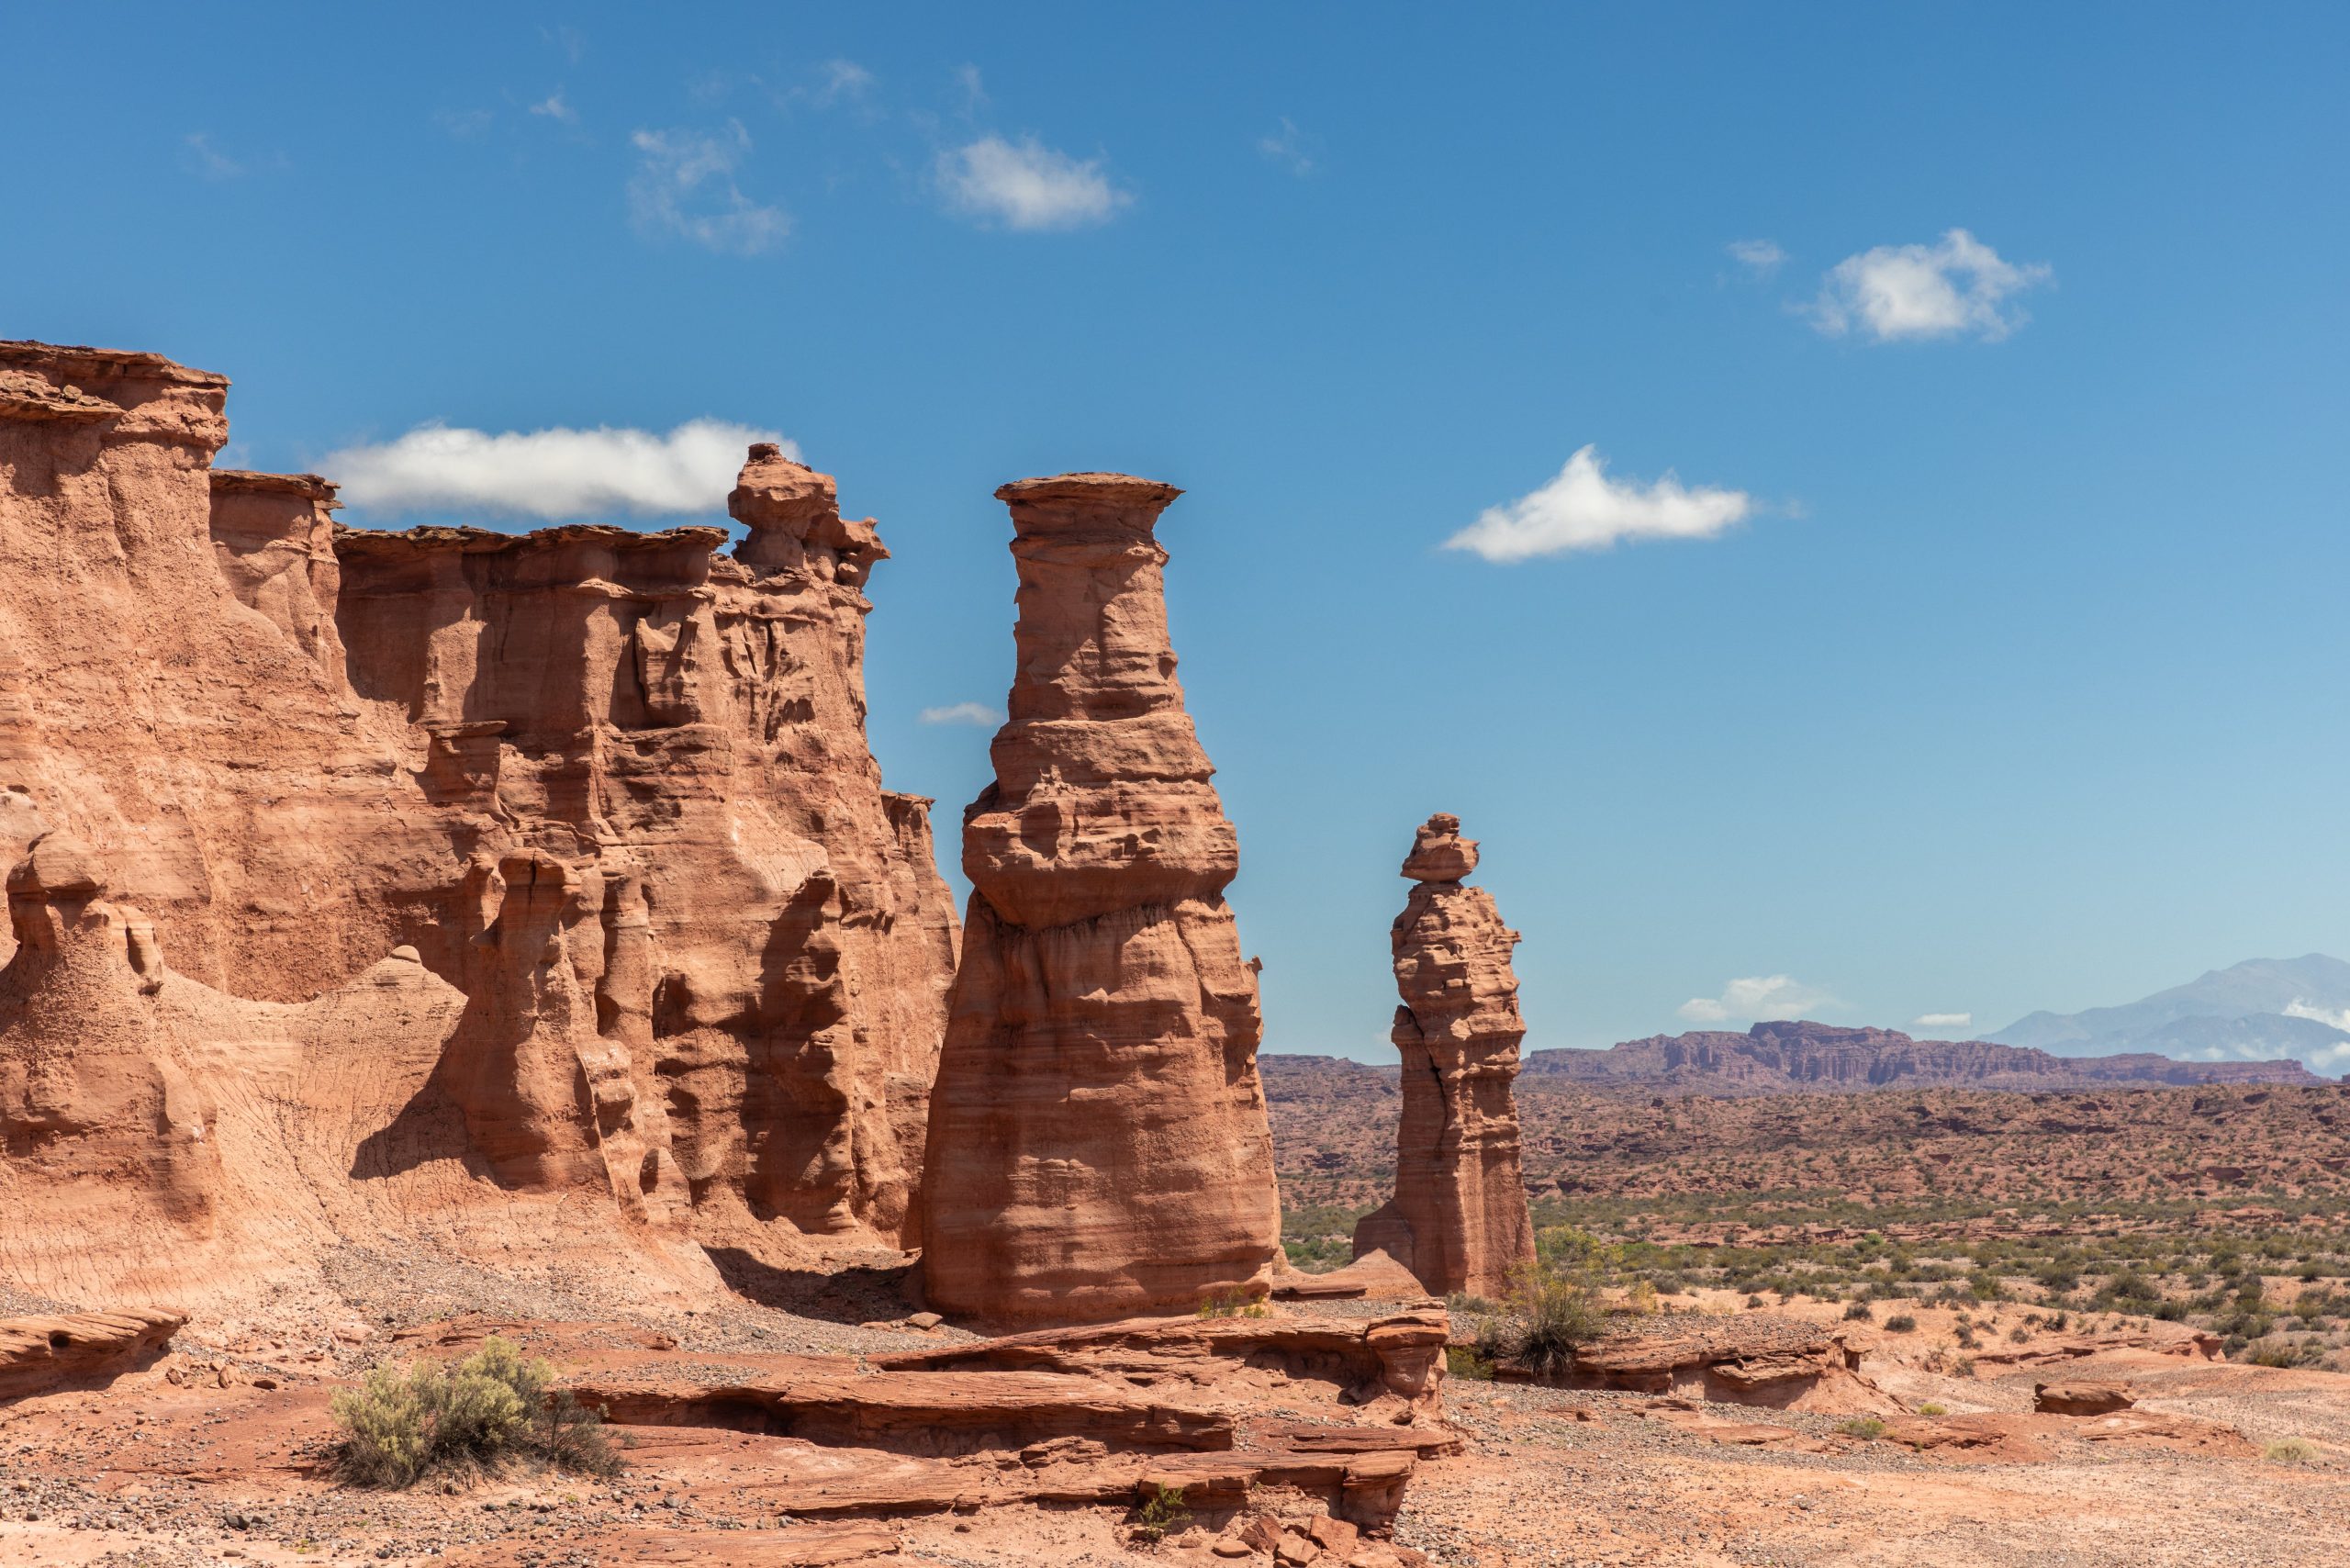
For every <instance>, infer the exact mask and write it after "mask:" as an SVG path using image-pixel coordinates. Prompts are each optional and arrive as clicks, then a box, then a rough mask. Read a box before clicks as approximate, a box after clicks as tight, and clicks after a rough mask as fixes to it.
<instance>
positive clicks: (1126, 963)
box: [923, 474, 1281, 1320]
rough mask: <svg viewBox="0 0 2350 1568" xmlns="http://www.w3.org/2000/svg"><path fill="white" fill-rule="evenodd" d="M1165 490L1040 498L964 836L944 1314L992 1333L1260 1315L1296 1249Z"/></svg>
mask: <svg viewBox="0 0 2350 1568" xmlns="http://www.w3.org/2000/svg"><path fill="white" fill-rule="evenodd" d="M1179 493H1180V492H1179V491H1177V490H1176V489H1175V488H1174V487H1172V486H1169V485H1159V484H1154V483H1152V482H1150V481H1148V480H1144V479H1136V478H1131V477H1128V476H1124V475H1114V474H1072V475H1063V476H1059V477H1057V478H1052V479H1027V480H1022V481H1020V482H1019V483H1017V484H1013V485H1007V486H1005V487H1003V488H1002V489H1001V490H999V491H997V492H996V494H997V496H998V497H999V498H1001V499H1002V500H1004V501H1006V502H1007V503H1009V504H1010V506H1011V509H1012V517H1013V529H1014V538H1013V545H1012V550H1013V557H1014V559H1015V560H1016V562H1017V564H1018V566H1019V572H1020V592H1019V608H1020V619H1019V624H1018V627H1017V629H1016V632H1015V641H1016V643H1017V646H1018V667H1017V674H1016V676H1015V678H1014V679H1013V687H1012V694H1011V700H1010V704H1009V722H1006V723H1005V725H1004V726H1003V728H1002V730H1001V731H999V732H998V734H997V735H996V738H995V744H994V748H993V756H994V760H995V773H996V777H995V782H994V783H992V784H990V786H989V787H988V788H987V789H986V790H984V791H982V792H981V794H980V796H979V799H978V800H977V801H974V802H973V803H972V805H971V807H970V809H969V810H968V812H966V813H965V815H964V832H963V868H964V870H965V871H966V873H967V874H968V876H969V877H970V879H971V882H972V888H973V892H972V897H971V902H970V906H969V912H968V919H967V921H966V923H965V929H964V946H963V963H962V967H961V969H960V970H959V972H958V973H957V978H956V985H955V996H954V1003H953V1007H952V1011H951V1013H950V1015H949V1018H948V1022H947V1028H946V1047H945V1050H944V1052H943V1054H942V1057H941V1060H940V1068H939V1077H938V1083H937V1087H936V1090H935V1092H934V1094H933V1096H932V1099H931V1120H930V1141H929V1152H928V1158H927V1161H926V1164H925V1168H924V1190H925V1192H926V1193H927V1197H928V1208H927V1213H928V1220H927V1224H926V1226H925V1231H924V1238H925V1249H924V1252H923V1282H924V1289H925V1291H926V1292H927V1294H928V1295H929V1297H930V1299H931V1302H932V1305H935V1306H938V1307H941V1308H943V1309H945V1310H949V1311H957V1312H965V1313H969V1314H973V1315H975V1316H984V1317H990V1318H999V1319H1017V1318H1041V1317H1052V1318H1057V1319H1062V1320H1074V1319H1084V1318H1109V1317H1118V1316H1127V1315H1130V1314H1135V1313H1141V1312H1150V1311H1160V1310H1169V1309H1171V1310H1177V1311H1188V1310H1190V1309H1191V1308H1192V1307H1193V1306H1195V1305H1198V1304H1199V1303H1200V1302H1202V1301H1203V1300H1204V1299H1206V1298H1208V1297H1209V1296H1212V1295H1214V1294H1221V1293H1227V1292H1229V1293H1243V1294H1261V1293H1262V1292H1263V1291H1264V1290H1265V1289H1266V1288H1267V1287H1268V1285H1269V1283H1270V1275H1271V1270H1272V1265H1273V1260H1274V1258H1275V1257H1276V1256H1277V1254H1278V1250H1279V1245H1280V1229H1281V1226H1280V1215H1279V1210H1278V1200H1277V1196H1276V1193H1275V1191H1274V1185H1273V1176H1272V1147H1271V1139H1270V1133H1269V1131H1268V1129H1267V1126H1266V1120H1265V1102H1264V1094H1263V1092H1262V1090H1261V1088H1260V1086H1259V1082H1258V1078H1257V1044H1258V1038H1259V1033H1260V1029H1261V1025H1260V1024H1259V1015H1258V1011H1257V982H1256V973H1255V969H1254V968H1253V966H1252V965H1249V964H1247V963H1243V962H1242V960H1241V957H1240V947H1239V942H1238V937H1237V932H1236V928H1235V926H1234V924H1233V918H1232V912H1231V910H1230V909H1229V908H1228V907H1227V906H1226V905H1225V902H1224V889H1225V885H1226V884H1228V883H1229V882H1230V881H1231V880H1232V878H1233V876H1234V875H1235V873H1236V872H1237V869H1238V868H1239V847H1238V843H1237V838H1236V836H1235V834H1234V833H1233V830H1232V824H1231V823H1229V822H1227V821H1226V820H1225V816H1224V811H1223V807H1222V805H1221V803H1220V802H1219V801H1218V800H1217V798H1216V793H1215V790H1214V786H1213V785H1212V784H1211V783H1210V782H1209V780H1210V778H1211V777H1212V776H1213V773H1214V769H1213V768H1212V767H1210V766H1209V764H1208V759H1207V756H1206V755H1205V753H1204V752H1203V751H1202V750H1201V747H1200V744H1199V740H1198V737H1197V735H1196V734H1194V733H1193V731H1192V721H1191V718H1190V716H1189V715H1188V714H1187V713H1185V711H1184V710H1183V692H1182V688H1181V686H1180V685H1178V684H1177V682H1176V679H1175V655H1174V652H1173V650H1172V649H1171V648H1170V647H1169V643H1168V635H1167V609H1166V600H1165V592H1164V586H1163V579H1162V577H1161V569H1162V567H1163V566H1165V564H1166V560H1167V553H1166V551H1165V550H1164V549H1163V548H1162V547H1161V546H1160V545H1159V543H1158V541H1157V539H1156V538H1155V537H1154V536H1153V528H1154V525H1155V524H1156V522H1157V520H1158V514H1159V512H1160V511H1161V510H1163V509H1164V508H1165V507H1166V505H1167V504H1168V502H1169V501H1170V500H1172V499H1174V498H1175V497H1176V496H1177V495H1178V494H1179Z"/></svg>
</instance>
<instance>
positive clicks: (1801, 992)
mask: <svg viewBox="0 0 2350 1568" xmlns="http://www.w3.org/2000/svg"><path fill="white" fill-rule="evenodd" d="M1841 1005H1842V1004H1841V1003H1840V1002H1838V1001H1837V1000H1836V999H1835V998H1834V997H1832V996H1830V995H1829V994H1828V993H1827V992H1826V991H1820V990H1818V988H1816V987H1813V986H1807V985H1803V984H1800V983H1798V982H1797V981H1796V980H1795V979H1793V978H1792V977H1791V976H1787V975H1750V976H1748V977H1747V978H1745V979H1743V980H1732V981H1730V982H1729V984H1728V985H1726V986H1724V987H1722V993H1721V995H1719V996H1718V997H1713V996H1693V997H1691V998H1690V999H1689V1000H1688V1001H1686V1002H1683V1003H1682V1004H1681V1007H1680V1013H1681V1016H1683V1017H1684V1018H1686V1019H1687V1020H1689V1022H1691V1023H1693V1024H1724V1023H1728V1022H1729V1021H1730V1020H1731V1019H1738V1020H1740V1021H1743V1022H1747V1023H1753V1022H1757V1021H1759V1020H1762V1019H1769V1018H1800V1017H1803V1016H1804V1015H1805V1014H1809V1013H1816V1012H1818V1011H1819V1010H1820V1009H1821V1008H1826V1007H1837V1006H1841Z"/></svg>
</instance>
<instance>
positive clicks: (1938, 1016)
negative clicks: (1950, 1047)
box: [1909, 1013, 1975, 1029]
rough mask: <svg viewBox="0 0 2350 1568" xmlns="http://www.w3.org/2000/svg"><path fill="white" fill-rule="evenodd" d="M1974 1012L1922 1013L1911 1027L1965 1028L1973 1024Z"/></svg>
mask: <svg viewBox="0 0 2350 1568" xmlns="http://www.w3.org/2000/svg"><path fill="white" fill-rule="evenodd" d="M1974 1022H1975V1014H1972V1013H1920V1014H1918V1016H1917V1018H1916V1020H1915V1021H1913V1022H1912V1023H1911V1024H1910V1025H1909V1027H1911V1028H1912V1029H1964V1028H1968V1027H1970V1026H1972V1025H1973V1024H1974Z"/></svg>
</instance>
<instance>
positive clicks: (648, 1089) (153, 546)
mask: <svg viewBox="0 0 2350 1568" xmlns="http://www.w3.org/2000/svg"><path fill="white" fill-rule="evenodd" d="M227 385H228V384H227V382H226V380H225V379H224V378H222V377H220V376H218V375H209V374H207V373H205V372H200V371H192V370H188V369H185V368H184V367H182V366H179V365H176V364H172V363H171V362H170V361H168V360H165V359H162V358H161V357H160V356H157V355H153V354H142V353H117V352H114V351H106V350H95V349H69V348H56V347H52V346H50V345H45V344H37V343H5V344H0V857H5V858H6V860H7V861H8V862H10V863H12V864H14V865H15V867H16V870H15V871H14V873H13V874H12V875H11V876H10V879H9V902H10V909H11V926H12V928H13V933H14V935H13V938H12V940H11V943H10V945H9V946H10V947H11V948H12V954H11V961H10V962H9V965H8V967H7V969H6V971H5V973H0V1277H4V1278H5V1279H6V1282H12V1283H14V1284H15V1285H17V1287H19V1288H22V1289H25V1290H28V1291H33V1292H41V1293H47V1294H60V1295H86V1294H104V1293H106V1292H107V1291H109V1290H115V1289H130V1288H137V1289H141V1290H145V1291H148V1292H150V1293H161V1294H171V1295H174V1296H176V1297H178V1298H182V1299H188V1298H193V1297H197V1296H202V1295H205V1294H218V1293H224V1292H225V1293H231V1294H233V1293H235V1292H238V1291H245V1292H252V1291H256V1290H263V1289H267V1288H272V1282H283V1281H284V1280H285V1278H286V1277H287V1271H289V1270H290V1271H293V1272H295V1273H297V1274H298V1273H299V1272H301V1271H302V1270H303V1269H304V1268H305V1267H306V1266H307V1260H308V1258H310V1257H311V1256H312V1255H313V1254H314V1253H315V1252H316V1251H317V1249H319V1248H320V1247H324V1246H328V1245H331V1244H333V1243H334V1242H335V1241H337V1240H339V1239H340V1240H354V1239H356V1240H364V1242H366V1243H367V1244H369V1245H381V1244H382V1243H383V1242H385V1241H386V1239H387V1238H393V1237H399V1236H406V1237H410V1238H418V1239H422V1240H430V1241H432V1242H434V1243H437V1244H440V1245H443V1246H445V1247H447V1248H449V1249H452V1250H454V1251H456V1252H459V1253H464V1254H469V1255H475V1256H489V1255H494V1256H495V1257H497V1258H499V1259H511V1258H514V1257H518V1256H519V1257H521V1258H524V1259H528V1260H535V1261H537V1262H541V1263H543V1264H545V1265H547V1266H558V1265H559V1263H560V1260H561V1258H562V1257H564V1256H565V1255H570V1256H575V1257H577V1256H588V1255H601V1256H606V1257H609V1258H612V1259H614V1260H616V1266H635V1264H636V1263H644V1262H650V1263H651V1264H652V1265H653V1266H654V1268H655V1271H656V1272H666V1273H667V1274H669V1275H672V1276H678V1275H682V1276H683V1277H686V1278H691V1279H704V1280H707V1279H709V1278H711V1277H713V1276H711V1265H710V1261H709V1258H708V1256H706V1255H705V1249H707V1252H708V1253H709V1254H714V1255H716V1256H717V1257H718V1258H719V1260H720V1261H721V1262H724V1261H725V1259H726V1257H727V1255H728V1254H729V1253H739V1254H741V1255H743V1256H744V1257H746V1258H748V1259H751V1260H757V1261H760V1262H764V1263H767V1264H771V1265H793V1264H802V1263H806V1262H810V1261H816V1260H822V1259H823V1258H825V1257H828V1256H832V1255H834V1253H836V1252H838V1251H839V1250H840V1249H856V1248H857V1247H871V1246H874V1245H877V1244H878V1245H885V1246H891V1247H895V1246H899V1245H902V1244H903V1243H904V1242H906V1241H908V1240H910V1239H911V1238H912V1235H913V1232H914V1229H915V1227H916V1226H917V1224H918V1220H917V1209H916V1203H915V1182H916V1177H917V1174H918V1171H919V1165H920V1159H921V1148H922V1139H923V1128H924V1125H925V1120H926V1091H927V1086H928V1083H929V1081H930V1079H931V1076H932V1073H933V1070H934V1061H935V1057H936V1050H937V1043H938V1039H939V1036H940V1033H941V1031H942V1029H943V1027H944V1022H945V1012H946V991H947V988H948V985H949V983H950V981H951V976H952V972H953V968H954V955H955V946H956V939H957V931H956V923H955V919H954V914H953V912H952V909H951V907H950V905H949V902H948V899H947V895H946V887H945V884H944V882H943V880H942V879H940V877H939V876H938V873H937V869H936V866H935V863H934V859H933V857H932V854H931V846H930V840H929V824H928V817H927V807H928V802H927V801H923V800H920V799H918V798H915V797H911V796H905V795H900V794H895V793H892V792H890V791H889V790H884V789H882V788H881V784H880V778H879V772H878V767H876V765H875V763H874V760H873V757H872V755H871V753H870V751H869V750H868V749H867V745H866V741H865V735H864V716H865V715H864V692H863V675H862V668H863V651H864V618H865V616H866V614H867V611H868V610H870V608H871V606H870V604H869V602H868V601H867V599H865V597H864V594H863V591H862V590H863V587H864V583H865V580H866V577H867V574H868V572H869V571H870V570H871V567H872V566H873V564H874V563H875V562H876V561H878V560H879V559H881V558H883V556H884V555H885V554H886V552H885V551H883V549H882V548H881V545H880V543H879V540H878V537H877V536H876V534H875V532H874V530H873V525H872V524H871V522H870V521H851V520H847V519H844V518H843V517H842V516H841V515H840V512H839V510H838V507H837V505H836V504H835V503H834V487H833V482H832V481H831V480H830V479H829V478H827V477H826V476H822V475H819V474H815V473H813V472H812V471H811V470H809V469H807V468H805V467H802V466H800V465H798V464H796V463H792V462H789V461H788V460H786V459H785V458H783V457H782V455H781V454H780V453H779V452H778V451H777V450H776V449H774V448H772V447H760V448H755V449H754V450H753V452H752V454H751V457H750V461H749V462H748V463H747V464H746V465H745V467H744V471H743V475H742V478H741V482H740V484H739V485H738V487H737V488H736V490H735V492H734V494H733V497H732V498H730V508H731V510H733V513H734V515H735V516H736V518H737V519H738V520H739V521H742V522H743V523H744V526H745V527H746V528H747V529H748V530H749V537H748V538H747V539H746V540H745V541H744V543H743V544H742V545H741V546H740V547H739V548H738V549H737V550H736V551H735V552H734V553H733V554H732V555H722V554H718V553H717V552H718V550H719V547H720V546H721V545H722V544H723V543H724V537H725V536H724V534H723V533H722V531H720V530H717V529H715V528H684V529H674V530H670V531H667V532H659V533H639V532H632V531H629V530H624V529H618V528H604V527H589V526H580V527H563V528H554V529H546V530H542V531H540V532H535V533H531V534H526V535H513V534H504V533H493V532H486V531H481V530H475V529H461V528H422V529H415V530H410V531H408V532H405V533H383V532H370V531H364V530H352V529H343V528H338V527H337V526H336V525H335V524H334V522H333V521H332V511H333V509H334V499H333V487H332V486H331V485H330V484H328V483H327V482H326V481H324V480H322V479H319V478H317V477H316V476H275V475H258V474H247V473H241V472H231V471H215V470H213V469H212V468H211V466H210V462H211V457H212V454H214V453H215V452H216V451H217V450H218V448H219V446H220V444H221V443H222V442H223V441H224V440H225V439H226V435H227V421H226V419H225V416H224V412H223V410H224V408H225V399H226V392H227ZM387 955H388V956H387ZM167 960H168V961H167ZM615 1222H618V1228H617V1230H616V1229H615ZM616 1237H617V1238H621V1241H622V1243H623V1245H621V1247H620V1249H618V1251H617V1252H616V1251H615V1250H614V1241H615V1238H616ZM631 1238H632V1241H633V1244H629V1243H630V1242H631ZM696 1244H699V1245H696ZM629 1260H634V1262H633V1263H632V1262H630V1261H629Z"/></svg>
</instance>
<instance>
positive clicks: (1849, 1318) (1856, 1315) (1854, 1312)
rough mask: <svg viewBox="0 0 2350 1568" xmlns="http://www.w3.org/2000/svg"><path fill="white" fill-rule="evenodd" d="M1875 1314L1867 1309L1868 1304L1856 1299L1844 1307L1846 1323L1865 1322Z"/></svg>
mask: <svg viewBox="0 0 2350 1568" xmlns="http://www.w3.org/2000/svg"><path fill="white" fill-rule="evenodd" d="M1875 1316H1876V1314H1875V1313H1874V1312H1872V1311H1871V1310H1870V1309H1869V1304H1868V1303H1867V1302H1864V1301H1856V1302H1854V1303H1852V1305H1850V1306H1847V1307H1846V1308H1845V1309H1844V1321H1845V1322H1847V1323H1866V1322H1868V1321H1870V1320H1871V1319H1873V1318H1874V1317H1875Z"/></svg>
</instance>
